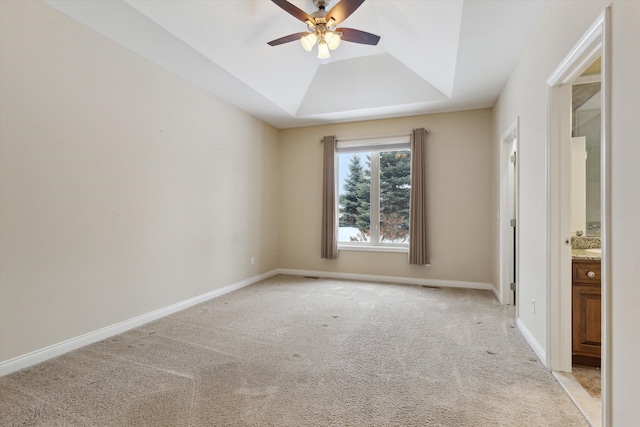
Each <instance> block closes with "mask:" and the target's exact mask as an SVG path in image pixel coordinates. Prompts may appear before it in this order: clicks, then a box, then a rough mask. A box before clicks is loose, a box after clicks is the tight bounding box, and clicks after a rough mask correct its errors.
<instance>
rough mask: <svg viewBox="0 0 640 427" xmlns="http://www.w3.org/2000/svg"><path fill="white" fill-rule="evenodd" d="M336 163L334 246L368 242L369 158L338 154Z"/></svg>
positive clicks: (360, 154)
mask: <svg viewBox="0 0 640 427" xmlns="http://www.w3.org/2000/svg"><path fill="white" fill-rule="evenodd" d="M338 160H339V164H338V173H339V177H338V223H339V233H338V242H369V241H370V236H371V232H370V228H371V223H370V219H369V206H370V204H371V196H370V189H371V185H370V184H371V156H370V154H369V153H349V154H339V155H338Z"/></svg>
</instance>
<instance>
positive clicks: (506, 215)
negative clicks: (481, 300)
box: [499, 118, 520, 317]
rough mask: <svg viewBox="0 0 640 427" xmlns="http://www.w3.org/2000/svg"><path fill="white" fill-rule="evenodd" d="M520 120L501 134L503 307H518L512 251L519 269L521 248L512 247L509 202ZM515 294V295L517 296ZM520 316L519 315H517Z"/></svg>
mask: <svg viewBox="0 0 640 427" xmlns="http://www.w3.org/2000/svg"><path fill="white" fill-rule="evenodd" d="M519 126H520V125H519V118H516V120H515V121H514V122H513V123H512V124H511V125H510V126H509V127H508V128H507V130H506V131H504V132H503V133H502V136H501V138H500V141H499V156H500V212H499V218H500V220H499V227H500V229H499V230H500V231H499V245H500V249H499V251H500V252H499V253H500V256H499V259H500V261H499V263H500V270H499V271H500V284H499V288H500V303H502V304H516V301H514V300H513V292H512V291H511V287H510V285H511V281H512V272H513V252H512V250H513V251H515V253H516V266H517V265H518V264H519V263H518V261H517V257H518V252H519V251H518V248H517V246H516V247H515V248H512V246H513V232H512V230H511V219H512V213H511V204H510V203H509V202H510V201H511V200H512V199H511V198H512V197H513V196H514V195H513V194H512V191H513V190H512V188H511V187H510V185H509V184H510V183H511V182H510V179H509V173H510V168H511V165H510V160H511V159H510V158H511V154H512V151H513V150H512V148H513V142H514V141H515V144H516V149H515V152H516V153H517V152H518V151H519V145H518V144H519V136H520V127H519ZM515 171H516V174H515V176H514V178H513V179H514V181H515V182H514V183H513V185H514V186H515V195H516V200H515V207H516V209H515V219H516V221H517V218H518V197H517V194H518V183H519V180H518V168H517V167H516V168H515ZM519 241H520V239H519V228H518V227H517V222H516V243H517V242H519ZM516 274H517V275H519V274H520V270H519V269H516ZM515 282H516V286H517V285H518V283H519V282H520V281H519V280H518V277H517V276H516V280H515ZM517 294H518V293H517V291H516V295H517ZM519 307H520V304H516V311H517V310H518V308H519ZM516 317H517V313H516Z"/></svg>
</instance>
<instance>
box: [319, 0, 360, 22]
mask: <svg viewBox="0 0 640 427" xmlns="http://www.w3.org/2000/svg"><path fill="white" fill-rule="evenodd" d="M362 3H364V0H340V2H339V3H338V4H336V5H335V6H333V7H332V8H331V10H330V11H329V12H328V13H327V16H326V19H327V21H329V19H331V18H333V19H334V20H335V21H336V22H335V24H334V25H337V24H339V23H340V22H342V21H344V20H345V19H347V18H348V17H349V16H350V15H351V14H352V13H353V12H355V10H356V9H357V8H359V7H360V5H361V4H362Z"/></svg>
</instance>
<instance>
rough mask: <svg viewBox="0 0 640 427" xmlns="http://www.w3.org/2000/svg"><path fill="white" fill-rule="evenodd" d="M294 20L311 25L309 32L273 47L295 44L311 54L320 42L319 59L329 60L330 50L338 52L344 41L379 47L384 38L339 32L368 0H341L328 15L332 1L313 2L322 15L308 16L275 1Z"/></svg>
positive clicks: (272, 43) (274, 43)
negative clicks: (342, 24)
mask: <svg viewBox="0 0 640 427" xmlns="http://www.w3.org/2000/svg"><path fill="white" fill-rule="evenodd" d="M271 1H272V2H274V3H275V4H277V5H278V6H280V7H281V8H282V9H284V10H285V11H286V12H288V13H289V14H290V15H292V16H293V17H294V18H297V19H299V20H301V21H302V22H304V23H305V24H307V30H309V31H307V32H302V33H294V34H289V35H288V36H284V37H281V38H279V39H275V40H272V41H270V42H269V43H268V44H269V45H270V46H278V45H281V44H284V43H289V42H292V41H295V40H300V41H301V42H302V47H303V48H304V49H305V50H307V51H308V52H310V51H311V49H313V46H315V44H316V42H318V59H327V58H329V57H330V56H331V55H330V53H329V50H334V49H336V48H337V47H338V45H340V41H341V40H344V41H346V42H351V43H360V44H368V45H373V46H375V45H377V44H378V41H379V40H380V36H377V35H375V34H371V33H367V32H365V31H360V30H354V29H353V28H336V26H337V25H338V24H339V23H341V22H342V21H344V20H345V19H347V18H348V17H349V16H350V15H351V14H352V13H353V12H355V10H356V9H357V8H358V7H360V5H361V4H362V3H364V0H341V1H340V2H339V3H338V4H336V5H335V6H334V7H332V8H331V9H330V10H329V11H327V10H326V9H327V7H328V6H329V2H330V0H313V3H314V4H315V6H316V7H317V8H318V11H316V12H314V13H312V14H310V15H309V14H308V13H307V12H305V11H303V10H301V9H299V8H298V7H296V6H294V5H293V4H291V3H289V2H288V1H287V0H271Z"/></svg>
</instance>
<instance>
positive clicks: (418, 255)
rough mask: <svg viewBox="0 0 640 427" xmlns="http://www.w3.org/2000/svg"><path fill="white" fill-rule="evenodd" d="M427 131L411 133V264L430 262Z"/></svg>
mask: <svg viewBox="0 0 640 427" xmlns="http://www.w3.org/2000/svg"><path fill="white" fill-rule="evenodd" d="M425 139H426V132H425V130H424V128H420V129H414V130H413V131H412V133H411V199H410V200H411V201H410V206H409V264H419V265H426V264H429V251H428V249H427V236H428V233H427V185H426V161H425V151H426V143H425Z"/></svg>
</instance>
